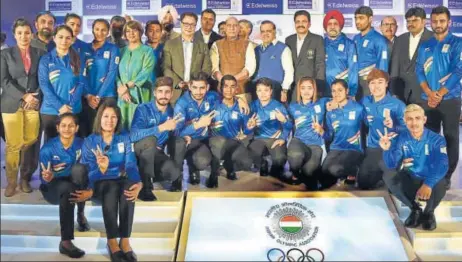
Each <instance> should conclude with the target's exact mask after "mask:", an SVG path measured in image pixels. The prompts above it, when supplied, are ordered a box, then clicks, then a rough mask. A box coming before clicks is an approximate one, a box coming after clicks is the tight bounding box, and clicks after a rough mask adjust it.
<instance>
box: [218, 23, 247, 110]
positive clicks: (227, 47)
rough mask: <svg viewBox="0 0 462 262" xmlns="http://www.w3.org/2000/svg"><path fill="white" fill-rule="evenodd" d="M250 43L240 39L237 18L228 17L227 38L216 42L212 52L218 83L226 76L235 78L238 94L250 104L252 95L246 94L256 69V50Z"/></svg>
mask: <svg viewBox="0 0 462 262" xmlns="http://www.w3.org/2000/svg"><path fill="white" fill-rule="evenodd" d="M249 43H250V42H249V41H248V40H246V39H241V38H239V21H238V20H237V19H236V18H235V17H228V19H226V37H225V38H223V39H220V40H218V41H216V42H215V43H214V44H213V46H212V49H211V50H210V58H211V60H212V76H213V77H214V78H215V79H216V80H218V82H220V81H221V78H222V77H223V76H224V75H232V76H234V77H235V78H236V80H237V83H238V87H237V91H236V94H237V96H238V97H243V98H245V99H246V100H247V102H250V100H251V94H250V92H246V90H245V88H246V84H247V82H248V81H249V78H250V76H252V75H253V74H254V73H255V68H256V60H255V50H254V47H253V45H251V44H249ZM219 90H221V88H219Z"/></svg>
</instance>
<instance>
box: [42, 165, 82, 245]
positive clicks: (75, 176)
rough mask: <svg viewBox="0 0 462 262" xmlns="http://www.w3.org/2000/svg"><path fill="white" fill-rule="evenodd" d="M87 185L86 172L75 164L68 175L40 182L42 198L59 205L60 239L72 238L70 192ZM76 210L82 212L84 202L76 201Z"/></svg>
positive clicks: (72, 211)
mask: <svg viewBox="0 0 462 262" xmlns="http://www.w3.org/2000/svg"><path fill="white" fill-rule="evenodd" d="M87 186H88V172H87V169H86V167H85V166H84V165H82V164H75V165H74V166H73V167H72V169H71V175H70V176H69V177H62V178H54V179H53V180H51V182H50V183H47V184H41V185H40V192H42V195H43V198H45V200H46V201H47V202H48V203H50V204H52V205H59V224H60V226H61V240H63V241H65V240H72V239H74V207H75V204H73V203H71V202H69V198H70V197H71V195H70V194H71V193H74V192H75V190H83V189H85V188H87ZM77 205H78V211H79V212H83V210H84V207H85V202H82V203H78V204H77Z"/></svg>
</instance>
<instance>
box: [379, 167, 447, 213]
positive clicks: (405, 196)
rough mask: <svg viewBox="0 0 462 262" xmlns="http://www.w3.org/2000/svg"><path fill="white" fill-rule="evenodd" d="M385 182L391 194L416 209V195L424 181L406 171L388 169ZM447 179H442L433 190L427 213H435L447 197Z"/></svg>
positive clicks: (384, 176)
mask: <svg viewBox="0 0 462 262" xmlns="http://www.w3.org/2000/svg"><path fill="white" fill-rule="evenodd" d="M383 181H384V182H385V184H386V185H387V187H388V189H389V190H390V192H391V193H392V194H393V195H394V196H395V197H396V198H398V199H399V201H401V202H403V204H405V205H406V206H407V207H409V208H414V207H415V206H416V205H417V204H416V202H415V199H416V194H417V191H418V190H419V188H420V187H421V186H422V184H423V180H422V179H421V178H418V177H416V176H413V175H412V174H409V173H408V172H405V171H397V170H395V169H388V170H387V171H386V172H385V173H384V175H383ZM446 183H447V182H446V179H441V180H440V181H439V182H438V183H437V184H436V185H435V186H434V187H433V189H432V194H431V196H430V199H429V200H427V205H426V206H425V210H424V211H425V212H433V211H434V210H435V209H436V207H438V205H439V203H440V202H441V200H442V199H443V197H444V195H446Z"/></svg>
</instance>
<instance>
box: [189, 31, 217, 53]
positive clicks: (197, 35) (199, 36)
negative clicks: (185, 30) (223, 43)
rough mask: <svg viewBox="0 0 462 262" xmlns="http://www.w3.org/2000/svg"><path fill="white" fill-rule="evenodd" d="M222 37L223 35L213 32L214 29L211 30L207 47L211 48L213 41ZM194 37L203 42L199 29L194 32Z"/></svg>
mask: <svg viewBox="0 0 462 262" xmlns="http://www.w3.org/2000/svg"><path fill="white" fill-rule="evenodd" d="M222 38H223V37H222V36H221V35H219V34H217V33H215V31H212V34H211V35H210V39H209V43H208V44H207V45H208V47H209V49H210V48H212V45H213V43H215V42H216V41H218V40H220V39H222ZM194 39H197V40H199V41H201V42H204V36H203V35H202V31H201V30H200V29H199V30H197V31H196V33H194Z"/></svg>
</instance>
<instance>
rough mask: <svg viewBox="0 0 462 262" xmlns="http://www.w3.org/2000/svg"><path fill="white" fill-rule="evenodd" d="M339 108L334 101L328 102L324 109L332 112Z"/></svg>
mask: <svg viewBox="0 0 462 262" xmlns="http://www.w3.org/2000/svg"><path fill="white" fill-rule="evenodd" d="M338 107H339V105H338V103H337V102H334V101H329V102H327V104H326V109H327V111H329V112H330V111H332V110H335V109H337V108H338Z"/></svg>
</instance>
